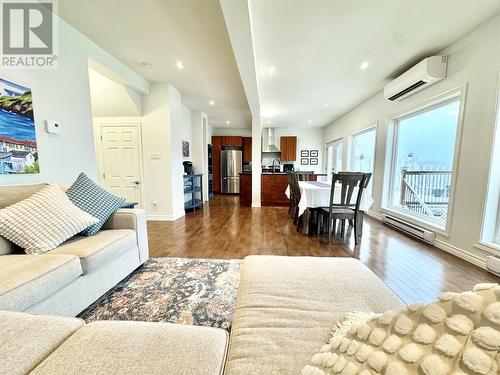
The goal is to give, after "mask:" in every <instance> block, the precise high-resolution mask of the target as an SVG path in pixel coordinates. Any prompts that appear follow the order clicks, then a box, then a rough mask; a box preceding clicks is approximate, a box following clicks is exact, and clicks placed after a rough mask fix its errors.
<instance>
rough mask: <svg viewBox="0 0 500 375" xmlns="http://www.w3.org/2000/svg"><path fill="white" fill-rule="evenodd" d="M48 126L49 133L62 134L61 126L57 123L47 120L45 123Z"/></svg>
mask: <svg viewBox="0 0 500 375" xmlns="http://www.w3.org/2000/svg"><path fill="white" fill-rule="evenodd" d="M45 123H46V125H47V133H51V134H60V133H61V124H60V123H59V122H57V121H52V120H47V121H45Z"/></svg>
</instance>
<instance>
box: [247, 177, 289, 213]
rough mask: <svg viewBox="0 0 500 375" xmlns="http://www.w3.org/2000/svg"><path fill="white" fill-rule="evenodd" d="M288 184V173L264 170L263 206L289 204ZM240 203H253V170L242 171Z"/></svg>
mask: <svg viewBox="0 0 500 375" xmlns="http://www.w3.org/2000/svg"><path fill="white" fill-rule="evenodd" d="M287 186H288V178H287V175H286V173H283V172H277V173H271V172H264V173H262V175H261V180H260V199H261V205H262V206H288V204H289V200H288V198H287V196H286V195H285V191H286V188H287ZM240 204H241V205H242V206H247V207H250V206H251V205H252V172H242V173H240Z"/></svg>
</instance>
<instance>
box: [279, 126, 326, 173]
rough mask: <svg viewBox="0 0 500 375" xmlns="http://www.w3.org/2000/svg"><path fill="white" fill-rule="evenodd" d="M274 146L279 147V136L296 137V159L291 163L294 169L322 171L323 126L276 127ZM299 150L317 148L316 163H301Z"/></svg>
mask: <svg viewBox="0 0 500 375" xmlns="http://www.w3.org/2000/svg"><path fill="white" fill-rule="evenodd" d="M274 134H275V138H276V146H277V147H278V148H279V147H280V137H285V136H296V137H297V160H296V161H295V162H294V163H293V164H294V167H295V170H296V171H297V170H302V171H314V172H315V173H323V153H324V145H323V128H276V130H275V133H274ZM301 150H318V165H301V164H300V159H301V158H300V151H301Z"/></svg>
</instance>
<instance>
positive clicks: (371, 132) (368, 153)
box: [351, 127, 377, 191]
mask: <svg viewBox="0 0 500 375" xmlns="http://www.w3.org/2000/svg"><path fill="white" fill-rule="evenodd" d="M376 137H377V128H376V127H371V128H369V129H366V130H363V131H361V132H359V133H357V134H354V135H353V136H352V150H351V152H352V154H351V171H353V172H364V173H373V166H374V164H375V141H376ZM372 182H373V178H372V179H371V180H370V184H369V185H368V189H369V190H370V191H371V190H372Z"/></svg>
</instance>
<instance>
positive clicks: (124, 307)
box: [79, 258, 241, 331]
mask: <svg viewBox="0 0 500 375" xmlns="http://www.w3.org/2000/svg"><path fill="white" fill-rule="evenodd" d="M240 269H241V261H240V260H221V259H186V258H151V259H149V261H148V262H146V263H145V264H144V265H143V266H142V267H141V268H139V269H137V270H136V271H135V272H134V273H132V274H131V275H130V276H128V277H127V278H126V279H124V280H122V281H121V282H120V283H118V284H117V285H116V286H115V287H114V288H113V289H111V290H110V291H109V292H107V293H106V294H105V295H104V296H102V297H101V298H100V299H99V300H97V301H96V302H94V303H93V304H92V305H91V306H89V307H88V308H87V309H86V310H84V311H83V312H82V313H81V314H80V315H79V317H80V318H82V319H84V320H85V321H86V322H93V321H96V320H140V321H148V322H169V323H181V324H192V325H201V326H211V327H220V328H224V329H226V330H228V331H229V330H230V329H231V321H232V316H233V313H234V308H235V303H236V291H237V289H238V284H239V281H240Z"/></svg>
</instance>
